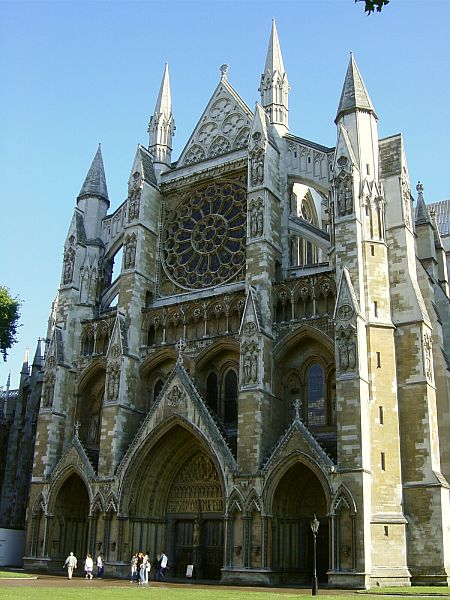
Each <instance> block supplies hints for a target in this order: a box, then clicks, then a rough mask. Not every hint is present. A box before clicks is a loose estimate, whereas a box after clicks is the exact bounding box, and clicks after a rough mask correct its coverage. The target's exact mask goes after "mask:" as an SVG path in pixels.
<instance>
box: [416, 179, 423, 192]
mask: <svg viewBox="0 0 450 600" xmlns="http://www.w3.org/2000/svg"><path fill="white" fill-rule="evenodd" d="M416 190H417V191H418V192H419V193H421V192H423V183H421V182H420V181H418V182H417V185H416Z"/></svg>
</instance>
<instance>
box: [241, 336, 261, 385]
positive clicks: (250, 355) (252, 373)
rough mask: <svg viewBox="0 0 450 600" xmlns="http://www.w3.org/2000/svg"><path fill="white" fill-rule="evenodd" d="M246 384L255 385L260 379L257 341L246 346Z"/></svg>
mask: <svg viewBox="0 0 450 600" xmlns="http://www.w3.org/2000/svg"><path fill="white" fill-rule="evenodd" d="M243 367H244V368H243V371H244V373H243V374H244V381H243V383H244V385H255V384H256V383H257V381H258V350H257V346H256V344H255V343H250V344H246V345H245V346H244V356H243Z"/></svg>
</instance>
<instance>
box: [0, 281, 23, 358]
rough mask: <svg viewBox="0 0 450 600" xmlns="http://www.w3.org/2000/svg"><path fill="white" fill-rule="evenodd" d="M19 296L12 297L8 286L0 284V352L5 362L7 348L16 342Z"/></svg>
mask: <svg viewBox="0 0 450 600" xmlns="http://www.w3.org/2000/svg"><path fill="white" fill-rule="evenodd" d="M21 304H22V303H21V301H20V300H19V298H13V297H12V296H11V294H10V293H9V290H8V288H6V287H4V286H0V353H1V354H2V355H3V360H4V361H5V362H6V357H7V356H8V350H9V349H10V348H11V346H12V345H13V344H15V343H16V342H17V337H16V336H17V328H18V327H19V318H20V306H21Z"/></svg>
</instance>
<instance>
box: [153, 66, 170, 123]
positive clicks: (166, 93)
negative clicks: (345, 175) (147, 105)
mask: <svg viewBox="0 0 450 600" xmlns="http://www.w3.org/2000/svg"><path fill="white" fill-rule="evenodd" d="M171 113H172V96H171V93H170V79H169V65H168V63H166V66H165V68H164V75H163V79H162V82H161V87H160V89H159V94H158V100H157V101H156V107H155V114H164V115H167V116H169V115H170V114H171Z"/></svg>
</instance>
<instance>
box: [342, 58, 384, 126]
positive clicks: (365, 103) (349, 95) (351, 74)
mask: <svg viewBox="0 0 450 600" xmlns="http://www.w3.org/2000/svg"><path fill="white" fill-rule="evenodd" d="M355 109H362V110H366V111H371V112H373V113H374V114H375V109H374V107H373V104H372V101H371V99H370V97H369V94H368V93H367V89H366V86H365V85H364V81H363V79H362V77H361V73H360V72H359V69H358V66H357V64H356V61H355V59H354V56H353V53H351V52H350V61H349V64H348V68H347V73H346V75H345V81H344V86H343V88H342V94H341V99H340V101H339V107H338V110H337V115H336V121H337V120H338V118H339V116H340V115H341V113H343V112H350V111H353V110H355ZM375 116H376V115H375Z"/></svg>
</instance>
